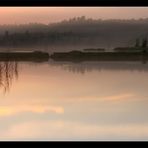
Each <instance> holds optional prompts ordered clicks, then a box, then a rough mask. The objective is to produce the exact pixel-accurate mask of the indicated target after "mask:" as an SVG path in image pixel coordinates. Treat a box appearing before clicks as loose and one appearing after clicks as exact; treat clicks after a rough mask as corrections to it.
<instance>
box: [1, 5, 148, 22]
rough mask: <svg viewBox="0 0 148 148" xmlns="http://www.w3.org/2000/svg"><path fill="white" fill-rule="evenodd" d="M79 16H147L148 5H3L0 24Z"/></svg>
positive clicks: (59, 19)
mask: <svg viewBox="0 0 148 148" xmlns="http://www.w3.org/2000/svg"><path fill="white" fill-rule="evenodd" d="M77 16H86V18H93V19H99V18H101V19H131V18H136V19H138V18H147V17H148V8H147V7H1V8H0V24H26V23H34V22H37V23H45V24H48V23H51V22H57V21H61V20H64V19H69V18H72V17H77Z"/></svg>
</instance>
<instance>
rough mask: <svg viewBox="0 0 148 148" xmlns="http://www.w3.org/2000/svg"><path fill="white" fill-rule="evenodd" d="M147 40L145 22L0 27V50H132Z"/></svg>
mask: <svg viewBox="0 0 148 148" xmlns="http://www.w3.org/2000/svg"><path fill="white" fill-rule="evenodd" d="M145 37H148V19H138V20H134V19H131V20H101V19H98V20H94V19H87V18H85V16H82V17H77V18H72V19H69V20H64V21H62V22H59V23H52V24H47V25H45V24H37V23H34V24H24V25H0V47H35V46H44V47H45V46H48V47H50V46H54V45H59V46H65V45H71V46H72V45H77V46H79V45H80V46H81V45H82V46H83V45H84V46H85V47H86V46H89V47H103V48H113V47H117V46H132V45H134V44H135V40H136V39H137V38H145Z"/></svg>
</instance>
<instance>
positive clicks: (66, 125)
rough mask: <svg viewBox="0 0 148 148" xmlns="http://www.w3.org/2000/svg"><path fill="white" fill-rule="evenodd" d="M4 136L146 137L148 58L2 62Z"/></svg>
mask: <svg viewBox="0 0 148 148" xmlns="http://www.w3.org/2000/svg"><path fill="white" fill-rule="evenodd" d="M0 91H1V92H0V140H148V117H147V113H148V64H142V63H140V62H137V63H136V62H134V63H122V62H117V63H114V62H112V63H108V62H98V63H97V62H89V63H87V62H84V63H81V64H80V63H66V62H65V63H64V62H63V63H62V62H59V63H58V62H53V61H49V62H45V63H33V62H18V63H16V62H1V63H0Z"/></svg>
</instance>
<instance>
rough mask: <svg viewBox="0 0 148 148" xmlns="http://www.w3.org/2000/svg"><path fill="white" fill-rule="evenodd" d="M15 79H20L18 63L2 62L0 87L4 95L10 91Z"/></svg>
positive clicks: (0, 65) (0, 63)
mask: <svg viewBox="0 0 148 148" xmlns="http://www.w3.org/2000/svg"><path fill="white" fill-rule="evenodd" d="M14 78H15V79H17V78H18V63H17V62H15V61H14V62H12V61H11V62H10V61H4V62H0V87H1V88H2V89H3V91H4V93H6V92H8V91H9V89H10V86H11V85H12V81H13V79H14Z"/></svg>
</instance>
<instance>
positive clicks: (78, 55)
mask: <svg viewBox="0 0 148 148" xmlns="http://www.w3.org/2000/svg"><path fill="white" fill-rule="evenodd" d="M98 49H99V48H98ZM98 49H93V48H92V49H90V48H89V49H85V50H83V51H79V50H73V51H70V52H54V53H53V54H52V55H50V58H52V59H53V60H55V61H146V60H148V52H147V51H148V47H147V40H146V39H143V41H142V44H141V45H140V43H139V40H136V43H135V46H133V47H117V48H114V49H113V51H112V52H109V51H107V50H105V49H100V50H98Z"/></svg>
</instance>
